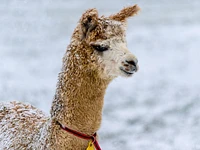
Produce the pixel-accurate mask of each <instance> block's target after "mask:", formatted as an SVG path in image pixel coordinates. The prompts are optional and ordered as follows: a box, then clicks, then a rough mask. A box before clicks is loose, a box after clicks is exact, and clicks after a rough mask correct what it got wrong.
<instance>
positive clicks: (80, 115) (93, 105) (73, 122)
mask: <svg viewBox="0 0 200 150" xmlns="http://www.w3.org/2000/svg"><path fill="white" fill-rule="evenodd" d="M72 62H75V61H74V60H73V61H72V60H71V58H70V57H69V58H68V62H66V64H67V65H64V66H63V69H62V71H63V72H62V73H60V75H59V81H58V84H57V90H56V95H55V98H54V101H53V105H52V110H51V115H52V118H54V119H55V120H56V121H58V122H59V123H61V124H62V125H64V126H67V127H69V128H71V129H74V130H77V131H79V132H82V133H85V134H89V135H91V134H93V133H94V132H96V131H97V130H98V129H99V127H100V124H101V116H102V108H103V100H104V94H105V90H106V88H107V85H108V83H109V82H110V81H108V80H104V79H101V78H100V77H99V76H98V73H97V72H96V71H92V70H87V71H85V70H84V69H83V68H82V67H80V66H79V65H76V64H72ZM64 64H65V62H64ZM77 64H78V63H77ZM72 66H73V67H72Z"/></svg>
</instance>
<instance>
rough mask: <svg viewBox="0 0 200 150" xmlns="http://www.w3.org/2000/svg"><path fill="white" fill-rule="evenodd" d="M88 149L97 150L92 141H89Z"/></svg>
mask: <svg viewBox="0 0 200 150" xmlns="http://www.w3.org/2000/svg"><path fill="white" fill-rule="evenodd" d="M86 150H95V148H94V144H93V143H92V141H90V142H89V144H88V147H87V149H86Z"/></svg>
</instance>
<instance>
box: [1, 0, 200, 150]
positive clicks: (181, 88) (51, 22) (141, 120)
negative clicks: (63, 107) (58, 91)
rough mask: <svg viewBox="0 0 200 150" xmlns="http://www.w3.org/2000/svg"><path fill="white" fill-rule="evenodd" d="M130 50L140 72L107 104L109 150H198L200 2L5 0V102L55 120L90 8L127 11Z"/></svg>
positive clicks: (104, 135)
mask: <svg viewBox="0 0 200 150" xmlns="http://www.w3.org/2000/svg"><path fill="white" fill-rule="evenodd" d="M136 3H137V4H138V5H139V6H140V7H141V9H142V11H141V12H140V13H139V15H137V16H136V17H134V18H132V19H129V21H128V23H129V24H128V30H127V41H128V48H129V49H130V50H131V51H132V52H133V53H134V54H135V55H136V56H137V58H138V60H139V66H140V70H139V72H138V73H136V74H135V76H134V77H132V78H126V79H125V78H117V79H116V80H114V81H113V82H112V84H111V85H110V86H109V88H108V90H107V93H106V96H105V106H104V112H103V122H102V127H101V129H100V132H99V135H100V144H101V146H102V149H105V150H122V149H124V150H125V149H129V150H200V79H199V78H200V69H199V65H200V52H199V44H200V9H199V8H200V1H199V0H192V1H189V0H176V1H172V0H169V1H166V0H159V1H157V0H144V1H139V0H134V1H133V0H126V1H125V0H115V1H114V0H113V1H107V0H101V1H93V0H84V1H83V0H66V1H64V0H57V1H53V0H34V1H31V0H1V1H0V100H1V101H12V100H18V101H23V102H27V103H31V104H32V105H34V106H36V107H39V108H40V109H42V110H43V111H45V112H46V113H47V114H48V115H49V110H50V106H51V101H52V99H53V96H54V93H55V87H56V82H57V75H58V73H59V71H60V69H61V62H62V57H63V55H64V53H65V50H66V47H67V45H68V44H69V40H70V37H71V34H72V32H73V30H74V28H75V26H76V24H77V22H78V20H79V18H80V16H81V14H82V13H83V12H84V11H85V10H87V9H88V8H93V7H96V8H97V9H98V10H99V14H100V15H107V16H108V15H110V14H113V13H116V12H118V11H119V10H120V9H121V8H123V7H124V6H128V5H133V4H136Z"/></svg>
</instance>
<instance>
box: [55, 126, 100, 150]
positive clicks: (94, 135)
mask: <svg viewBox="0 0 200 150" xmlns="http://www.w3.org/2000/svg"><path fill="white" fill-rule="evenodd" d="M58 124H59V125H60V127H61V129H63V130H65V131H67V132H69V133H70V134H73V135H75V136H77V137H79V138H82V139H85V140H92V142H93V144H94V147H95V149H96V150H101V147H100V146H99V143H98V141H97V133H96V132H95V133H94V134H93V135H92V136H90V135H86V134H83V133H80V132H78V131H75V130H72V129H70V128H68V127H64V126H63V125H61V124H60V123H59V122H58Z"/></svg>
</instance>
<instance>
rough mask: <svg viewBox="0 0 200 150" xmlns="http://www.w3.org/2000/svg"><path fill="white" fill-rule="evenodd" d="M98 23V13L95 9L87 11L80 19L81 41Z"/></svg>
mask: <svg viewBox="0 0 200 150" xmlns="http://www.w3.org/2000/svg"><path fill="white" fill-rule="evenodd" d="M97 23H98V12H97V10H96V9H95V8H93V9H89V10H87V11H86V12H85V13H84V14H83V15H82V17H81V19H80V24H81V31H82V40H83V39H85V38H87V36H88V34H89V33H90V32H91V31H92V30H94V29H95V28H96V26H97Z"/></svg>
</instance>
